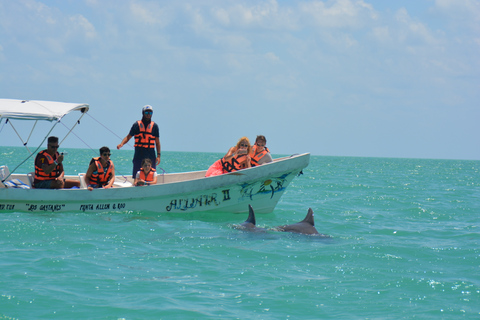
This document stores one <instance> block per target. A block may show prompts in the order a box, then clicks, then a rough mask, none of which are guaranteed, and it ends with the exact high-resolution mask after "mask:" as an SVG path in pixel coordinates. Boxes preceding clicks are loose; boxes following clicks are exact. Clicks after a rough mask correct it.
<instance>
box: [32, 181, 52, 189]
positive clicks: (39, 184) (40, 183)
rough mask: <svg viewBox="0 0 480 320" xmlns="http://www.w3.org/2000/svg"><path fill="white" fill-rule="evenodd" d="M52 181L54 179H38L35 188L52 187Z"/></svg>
mask: <svg viewBox="0 0 480 320" xmlns="http://www.w3.org/2000/svg"><path fill="white" fill-rule="evenodd" d="M52 181H53V180H37V182H35V185H34V188H35V189H51V188H52Z"/></svg>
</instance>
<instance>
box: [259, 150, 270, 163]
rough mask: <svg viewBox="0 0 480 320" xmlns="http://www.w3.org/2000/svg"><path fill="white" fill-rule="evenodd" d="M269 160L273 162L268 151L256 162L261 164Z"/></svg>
mask: <svg viewBox="0 0 480 320" xmlns="http://www.w3.org/2000/svg"><path fill="white" fill-rule="evenodd" d="M269 162H273V159H272V155H271V154H270V152H269V153H267V154H266V155H264V156H263V157H262V158H261V159H260V161H258V164H259V165H261V164H265V163H269Z"/></svg>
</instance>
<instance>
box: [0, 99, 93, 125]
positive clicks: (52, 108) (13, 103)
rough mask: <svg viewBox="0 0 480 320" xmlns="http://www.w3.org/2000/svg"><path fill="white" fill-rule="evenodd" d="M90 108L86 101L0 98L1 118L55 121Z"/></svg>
mask: <svg viewBox="0 0 480 320" xmlns="http://www.w3.org/2000/svg"><path fill="white" fill-rule="evenodd" d="M88 108H89V106H88V104H86V103H67V102H55V101H40V100H15V99H0V118H8V119H20V120H47V121H55V120H58V119H61V118H62V117H63V116H64V115H66V114H68V113H69V112H72V111H75V110H79V111H81V112H82V113H85V112H87V111H88Z"/></svg>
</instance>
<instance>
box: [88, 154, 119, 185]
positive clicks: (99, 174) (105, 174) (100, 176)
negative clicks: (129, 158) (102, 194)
mask: <svg viewBox="0 0 480 320" xmlns="http://www.w3.org/2000/svg"><path fill="white" fill-rule="evenodd" d="M92 162H95V166H96V167H97V171H94V172H93V173H92V175H91V177H90V184H96V185H98V186H100V187H103V186H105V185H107V184H108V181H110V179H111V178H112V176H113V173H112V171H113V168H114V165H113V162H112V161H110V160H108V163H107V171H105V169H104V168H103V166H102V162H101V161H100V157H96V158H92V160H91V161H90V163H92Z"/></svg>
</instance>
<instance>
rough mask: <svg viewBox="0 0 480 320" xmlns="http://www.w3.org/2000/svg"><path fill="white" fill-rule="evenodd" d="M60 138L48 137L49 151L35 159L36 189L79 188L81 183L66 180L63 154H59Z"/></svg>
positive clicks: (46, 150) (34, 185)
mask: <svg viewBox="0 0 480 320" xmlns="http://www.w3.org/2000/svg"><path fill="white" fill-rule="evenodd" d="M58 147H59V145H58V137H54V136H51V137H48V140H47V149H45V150H42V151H40V152H39V153H38V154H37V156H36V158H35V179H34V180H33V187H34V188H36V189H63V188H72V187H79V186H80V181H75V180H70V179H64V178H63V177H64V175H65V172H64V171H63V164H62V162H63V159H64V156H63V153H62V154H60V153H58Z"/></svg>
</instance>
